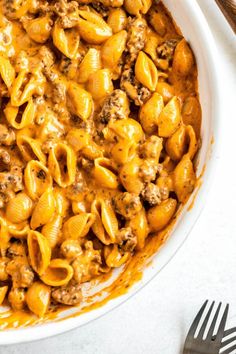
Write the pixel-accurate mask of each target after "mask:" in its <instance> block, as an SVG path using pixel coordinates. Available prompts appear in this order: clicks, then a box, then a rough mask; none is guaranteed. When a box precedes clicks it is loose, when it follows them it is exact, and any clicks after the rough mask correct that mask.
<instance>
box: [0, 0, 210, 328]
mask: <svg viewBox="0 0 236 354" xmlns="http://www.w3.org/2000/svg"><path fill="white" fill-rule="evenodd" d="M0 19H1V36H0V76H1V86H0V94H1V122H0V142H1V150H0V152H1V154H0V157H1V165H0V166H1V171H0V207H1V209H0V253H1V254H0V256H1V257H0V303H1V304H2V312H1V313H0V328H2V329H6V330H7V329H10V328H12V327H22V326H23V327H24V326H27V325H33V324H34V325H36V324H40V323H47V322H51V321H61V320H62V319H65V318H67V317H70V316H75V315H76V314H78V313H84V312H86V311H88V310H92V309H93V308H95V307H97V306H99V305H101V304H104V303H105V302H107V301H108V300H109V299H111V298H113V297H115V296H116V293H117V295H118V294H120V293H122V292H123V290H124V289H126V291H127V290H128V288H129V287H130V286H131V285H132V284H133V283H134V282H135V281H136V280H138V279H140V274H141V270H142V268H143V267H144V265H145V262H146V261H147V260H148V259H149V258H150V256H152V255H153V254H154V253H155V252H156V251H157V249H158V248H159V247H160V245H161V244H162V243H164V241H165V240H166V239H167V237H168V236H169V234H170V231H171V230H172V228H173V225H174V224H175V220H176V219H177V220H178V219H179V218H180V216H181V215H180V214H181V212H182V209H183V206H184V205H185V204H186V203H188V201H189V198H190V196H191V194H192V193H193V191H194V189H195V187H196V186H197V185H198V178H197V173H196V170H197V168H198V161H199V157H198V156H199V153H198V152H199V149H200V147H201V144H202V143H201V106H200V102H199V95H198V70H197V64H196V58H195V55H194V54H193V50H192V48H191V46H190V45H189V44H188V42H187V41H186V39H185V38H184V37H183V35H182V33H181V31H180V30H179V29H178V28H177V26H176V25H175V23H174V21H173V19H172V18H171V15H170V14H169V12H168V11H167V10H166V8H165V6H164V5H163V4H162V3H161V2H159V1H154V0H153V1H152V0H144V1H137V2H134V1H132V0H125V1H123V0H100V1H90V0H81V1H70V0H58V1H41V0H23V1H17V0H11V1H10V0H2V1H1V13H0ZM206 144H207V142H206V143H205V145H206ZM198 175H199V174H198ZM167 247H168V246H167ZM157 257H158V255H157ZM122 289H123V290H122ZM6 306H7V308H6ZM70 306H73V307H70ZM92 312H93V311H92ZM92 312H91V313H92ZM62 314H63V315H62ZM65 314H66V315H65ZM83 316H84V315H83ZM68 321H69V320H68ZM31 329H32V328H31ZM26 330H27V329H26Z"/></svg>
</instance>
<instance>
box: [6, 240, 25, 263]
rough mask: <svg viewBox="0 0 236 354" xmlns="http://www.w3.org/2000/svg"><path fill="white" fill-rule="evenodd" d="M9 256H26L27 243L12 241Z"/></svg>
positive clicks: (8, 251) (8, 250)
mask: <svg viewBox="0 0 236 354" xmlns="http://www.w3.org/2000/svg"><path fill="white" fill-rule="evenodd" d="M7 257H8V258H12V259H13V258H16V257H18V258H26V245H25V244H24V243H22V242H12V243H11V244H10V246H9V247H8V249H7Z"/></svg>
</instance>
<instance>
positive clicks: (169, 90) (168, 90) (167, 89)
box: [156, 81, 174, 104]
mask: <svg viewBox="0 0 236 354" xmlns="http://www.w3.org/2000/svg"><path fill="white" fill-rule="evenodd" d="M156 92H158V93H159V94H160V95H161V96H162V98H163V101H164V103H165V104H166V103H168V102H169V101H170V100H171V98H172V97H173V96H174V87H173V86H171V85H169V84H168V83H167V82H164V81H163V82H158V83H157V87H156Z"/></svg>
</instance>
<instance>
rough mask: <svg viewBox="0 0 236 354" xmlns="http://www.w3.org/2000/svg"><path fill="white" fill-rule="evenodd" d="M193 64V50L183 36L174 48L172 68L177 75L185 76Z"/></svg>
mask: <svg viewBox="0 0 236 354" xmlns="http://www.w3.org/2000/svg"><path fill="white" fill-rule="evenodd" d="M193 65H194V56H193V52H192V50H191V49H190V47H189V45H188V43H187V42H186V40H185V39H184V38H183V39H182V40H181V41H180V42H179V43H178V44H177V46H176V48H175V52H174V57H173V64H172V70H173V72H174V73H176V74H177V75H181V76H187V75H188V74H189V73H190V71H191V70H192V68H193Z"/></svg>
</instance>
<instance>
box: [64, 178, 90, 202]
mask: <svg viewBox="0 0 236 354" xmlns="http://www.w3.org/2000/svg"><path fill="white" fill-rule="evenodd" d="M87 190H88V188H87V185H86V182H85V180H84V178H83V175H82V174H81V172H79V171H78V172H77V173H76V176H75V182H74V183H73V184H72V185H71V186H70V187H68V188H67V193H66V195H67V198H70V199H71V200H76V197H77V196H78V194H79V193H83V192H86V191H87Z"/></svg>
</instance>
